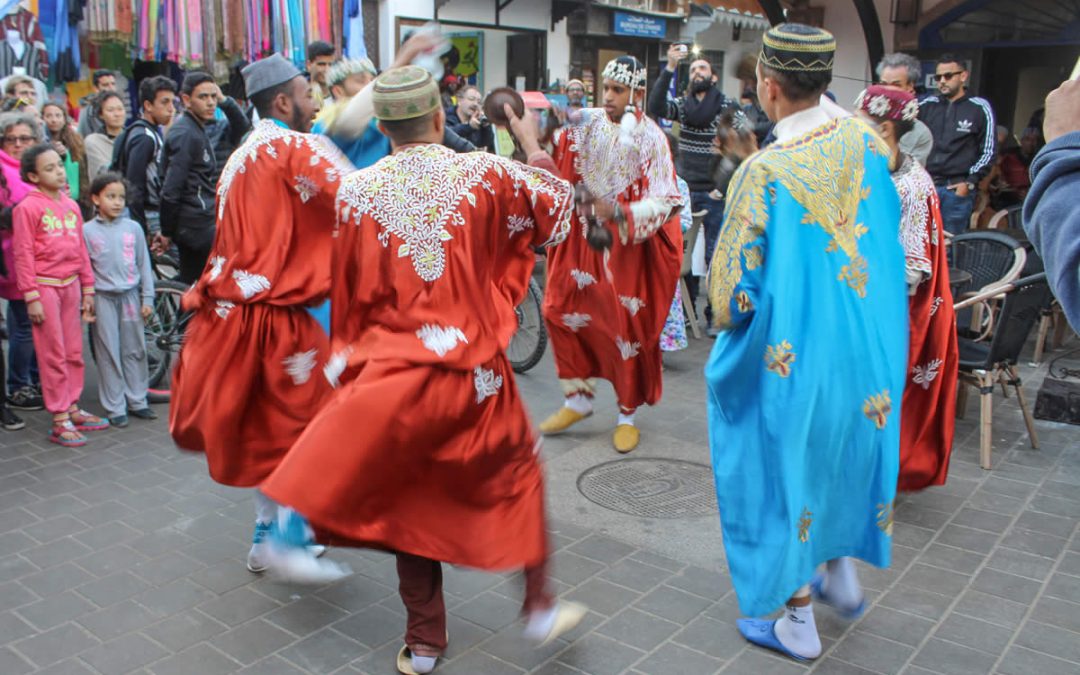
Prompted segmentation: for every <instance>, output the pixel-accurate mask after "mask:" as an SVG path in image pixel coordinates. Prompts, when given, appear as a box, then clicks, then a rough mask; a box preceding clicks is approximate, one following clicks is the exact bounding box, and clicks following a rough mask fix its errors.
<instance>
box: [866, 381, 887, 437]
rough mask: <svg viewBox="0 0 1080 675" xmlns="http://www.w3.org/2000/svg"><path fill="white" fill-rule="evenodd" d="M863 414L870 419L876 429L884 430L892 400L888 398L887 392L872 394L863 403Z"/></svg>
mask: <svg viewBox="0 0 1080 675" xmlns="http://www.w3.org/2000/svg"><path fill="white" fill-rule="evenodd" d="M862 411H863V414H864V415H866V417H867V418H868V419H870V420H871V421H872V422H873V423H874V426H876V427H877V428H878V429H884V428H885V422H886V421H888V417H889V413H891V412H892V399H891V398H889V390H888V389H886V390H885V391H883V392H881V393H880V394H874V395H872V396H870V397H869V398H867V399H866V400H865V401H863V407H862Z"/></svg>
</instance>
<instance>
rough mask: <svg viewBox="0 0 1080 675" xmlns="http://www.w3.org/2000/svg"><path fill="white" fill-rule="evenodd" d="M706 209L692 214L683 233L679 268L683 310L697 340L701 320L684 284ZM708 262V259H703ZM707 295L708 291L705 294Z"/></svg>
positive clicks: (699, 337) (699, 334)
mask: <svg viewBox="0 0 1080 675" xmlns="http://www.w3.org/2000/svg"><path fill="white" fill-rule="evenodd" d="M705 214H706V211H704V210H702V211H697V212H695V213H694V214H693V216H694V220H693V225H691V226H690V229H689V230H688V231H687V232H686V234H684V235H683V258H682V269H681V270H679V292H680V293H681V294H682V304H683V310H684V311H685V312H686V316H688V317H690V320H689V322H688V323H689V324H690V330H691V331H692V332H693V333H694V337H695V338H697V339H698V340H700V339H701V321H700V319H698V313H697V308H696V307H694V303H693V302H691V301H690V289H689V288H688V287H687V286H686V275H687V274H690V271H691V268H692V266H693V255H692V254H693V252H694V242H696V241H697V235H698V230H700V229H701V224H702V223H703V222H705ZM705 263H706V264H708V263H709V261H708V260H706V261H705ZM705 295H706V297H708V293H706V294H705Z"/></svg>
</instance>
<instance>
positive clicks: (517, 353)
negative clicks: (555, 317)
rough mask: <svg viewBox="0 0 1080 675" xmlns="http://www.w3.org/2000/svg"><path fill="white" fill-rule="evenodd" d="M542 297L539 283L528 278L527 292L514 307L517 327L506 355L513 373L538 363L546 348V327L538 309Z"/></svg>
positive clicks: (542, 293) (521, 371) (522, 371)
mask: <svg viewBox="0 0 1080 675" xmlns="http://www.w3.org/2000/svg"><path fill="white" fill-rule="evenodd" d="M543 297H544V292H543V291H542V290H541V288H540V284H538V283H537V282H536V279H529V292H528V294H527V295H526V296H525V299H524V300H523V301H522V302H521V304H520V305H518V306H517V307H516V308H514V312H515V313H516V314H517V320H518V329H517V332H515V333H514V337H512V338H510V346H509V347H508V348H507V350H506V356H507V358H509V359H510V367H511V368H513V369H514V372H515V373H524V372H525V371H527V370H529V369H530V368H532V367H533V366H535V365H536V364H537V363H540V359H541V358H543V356H544V350H545V349H546V348H547V339H548V336H547V329H546V328H545V327H544V317H543V314H542V313H541V310H540V303H541V301H542V300H543Z"/></svg>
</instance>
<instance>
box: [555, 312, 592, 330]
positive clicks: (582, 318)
mask: <svg viewBox="0 0 1080 675" xmlns="http://www.w3.org/2000/svg"><path fill="white" fill-rule="evenodd" d="M590 321H592V316H591V315H589V314H580V313H578V312H574V313H573V314H563V315H562V322H563V325H565V326H566V327H567V328H569V329H570V330H572V331H574V332H575V333H576V332H578V331H579V330H581V329H582V328H584V327H586V326H588V325H589V322H590Z"/></svg>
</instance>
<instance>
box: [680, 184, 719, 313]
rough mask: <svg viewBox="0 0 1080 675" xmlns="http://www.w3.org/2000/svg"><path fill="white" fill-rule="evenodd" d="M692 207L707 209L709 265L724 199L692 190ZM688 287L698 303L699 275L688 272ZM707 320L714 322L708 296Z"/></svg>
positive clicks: (706, 236)
mask: <svg viewBox="0 0 1080 675" xmlns="http://www.w3.org/2000/svg"><path fill="white" fill-rule="evenodd" d="M690 208H691V210H693V211H694V213H697V212H698V211H705V219H704V220H703V221H702V223H701V226H702V228H703V229H704V230H705V265H706V267H708V266H709V265H711V264H712V256H713V251H714V250H716V240H717V239H719V238H720V227H721V226H722V225H723V224H724V200H722V199H713V198H712V197H711V196H710V195H709V193H708V192H705V191H700V192H691V193H690ZM690 244H691V245H690V248H689V250H688V251H687V255H689V253H690V251H692V250H693V242H691V243H690ZM686 289H687V290H688V291H690V301H691V302H694V303H695V304H696V302H697V296H698V277H695V276H694V275H693V274H688V275H687V276H686ZM705 321H706V323H707V324H709V325H711V324H712V306H711V305H710V304H709V302H708V298H706V302H705Z"/></svg>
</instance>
